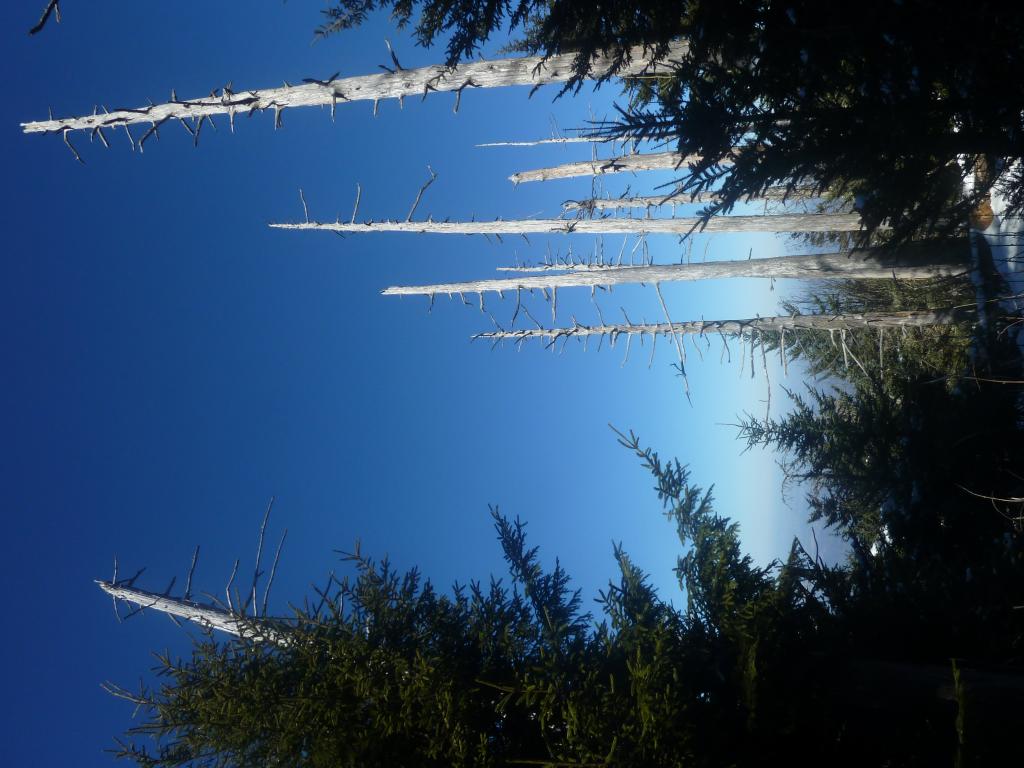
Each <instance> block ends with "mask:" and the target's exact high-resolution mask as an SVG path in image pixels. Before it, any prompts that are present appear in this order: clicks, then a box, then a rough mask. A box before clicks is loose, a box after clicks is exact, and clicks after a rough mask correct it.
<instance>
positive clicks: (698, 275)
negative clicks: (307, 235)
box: [383, 246, 969, 296]
mask: <svg viewBox="0 0 1024 768" xmlns="http://www.w3.org/2000/svg"><path fill="white" fill-rule="evenodd" d="M962 253H963V249H962V248H961V249H956V248H954V247H952V246H939V247H932V249H930V250H927V249H924V248H922V247H920V246H913V247H908V248H906V249H903V250H900V251H897V252H896V253H893V254H886V253H879V252H878V251H876V250H871V249H868V250H863V251H850V252H845V253H827V254H826V253H817V254H807V255H800V256H776V257H772V258H767V259H743V260H737V261H707V262H699V263H693V264H656V265H651V266H643V267H604V268H586V269H581V270H580V269H577V270H571V271H570V272H569V273H567V274H531V275H526V276H518V277H510V278H499V279H493V280H475V281H470V282H461V283H439V284H436V285H419V286H393V287H391V288H387V289H385V290H384V291H383V293H384V295H385V296H402V295H426V296H429V295H432V294H438V293H451V294H454V293H485V292H489V291H515V290H534V289H555V288H569V287H574V286H579V287H596V286H609V285H623V284H626V283H662V282H665V283H667V282H676V281H687V280H712V279H722V278H730V277H767V278H779V279H785V278H796V279H804V280H822V279H845V280H851V279H852V280H860V279H864V280H867V279H891V278H893V277H896V278H900V279H904V280H916V279H925V278H932V277H940V276H944V275H956V274H962V273H964V272H966V271H967V270H968V268H969V267H968V264H967V262H966V260H965V259H964V258H963V256H962Z"/></svg>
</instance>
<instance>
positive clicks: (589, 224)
mask: <svg viewBox="0 0 1024 768" xmlns="http://www.w3.org/2000/svg"><path fill="white" fill-rule="evenodd" d="M270 226H271V227H273V228H275V229H315V230H326V231H329V232H349V233H360V232H361V233H366V232H417V233H421V234H422V233H426V232H432V233H436V234H444V235H530V234H553V233H561V234H572V233H583V234H604V235H607V234H637V235H648V234H649V235H657V234H668V235H687V234H690V233H691V232H693V231H696V230H699V231H702V232H770V233H772V232H857V231H859V230H860V229H861V219H860V216H859V215H857V214H855V213H787V214H779V215H771V216H713V217H711V218H710V219H707V220H705V219H702V218H701V217H698V216H689V217H678V218H671V219H669V218H666V219H645V218H604V219H512V220H505V219H498V220H496V221H367V222H351V221H348V222H343V221H333V222H331V221H327V222H322V221H303V222H297V223H273V224H271V225H270Z"/></svg>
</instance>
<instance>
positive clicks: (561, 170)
mask: <svg viewBox="0 0 1024 768" xmlns="http://www.w3.org/2000/svg"><path fill="white" fill-rule="evenodd" d="M699 160H700V155H681V154H679V153H678V152H649V153H647V154H636V155H622V156H621V157H611V158H608V159H607V160H583V161H581V162H578V163H564V164H562V165H555V166H551V167H550V168H538V169H537V170H534V171H520V172H519V173H513V174H512V175H511V176H509V177H508V178H509V181H511V182H514V183H515V184H520V183H522V182H525V181H549V180H551V179H570V178H573V177H575V176H601V175H603V174H606V173H624V172H626V171H654V170H659V169H664V168H669V169H671V170H677V169H679V168H682V167H684V166H687V165H689V164H690V163H695V162H698V161H699ZM725 162H727V161H723V164H725Z"/></svg>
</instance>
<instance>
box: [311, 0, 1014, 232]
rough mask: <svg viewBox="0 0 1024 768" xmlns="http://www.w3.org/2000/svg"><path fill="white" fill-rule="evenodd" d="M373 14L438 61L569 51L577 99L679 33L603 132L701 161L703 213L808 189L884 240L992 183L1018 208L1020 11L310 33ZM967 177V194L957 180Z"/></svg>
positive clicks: (421, 21) (769, 8)
mask: <svg viewBox="0 0 1024 768" xmlns="http://www.w3.org/2000/svg"><path fill="white" fill-rule="evenodd" d="M376 9H390V11H391V14H392V18H394V19H395V20H396V21H397V22H398V23H399V25H406V24H410V23H412V24H414V34H415V37H416V39H417V40H418V41H419V42H420V43H421V44H422V45H428V46H429V45H431V44H433V43H434V42H436V41H437V40H439V39H442V38H443V37H445V36H447V42H446V45H447V53H448V63H449V64H455V63H457V62H458V61H459V60H460V59H465V58H468V57H470V56H472V55H473V54H474V53H475V52H476V50H477V49H478V48H479V46H480V44H482V43H483V42H485V41H487V40H488V39H490V38H491V37H492V36H493V35H495V34H498V33H501V32H503V31H505V30H506V29H507V30H508V31H509V32H511V33H513V34H519V35H520V38H519V39H518V40H517V43H516V44H515V45H514V47H517V48H519V49H521V50H525V51H528V52H531V53H541V54H547V55H550V54H554V53H562V52H565V51H575V52H577V54H578V55H577V57H576V59H575V62H574V69H575V71H576V74H577V79H576V80H574V81H573V82H572V83H570V84H569V87H577V88H578V87H579V85H580V82H581V81H580V79H579V78H582V77H583V76H585V75H586V74H587V72H588V71H589V68H590V65H591V60H592V56H593V55H594V54H595V53H598V52H608V53H610V54H612V55H613V56H614V57H615V61H616V62H617V63H621V62H622V61H623V60H624V57H625V56H626V55H627V51H628V49H629V48H630V47H631V46H634V45H640V44H644V45H647V46H650V49H651V51H652V52H653V53H654V54H656V55H657V54H663V53H664V52H665V51H666V50H667V49H666V44H667V43H668V42H669V41H670V40H672V39H674V38H683V39H685V40H687V41H688V43H689V46H690V50H689V53H688V54H687V55H684V56H681V57H679V58H678V59H677V60H674V61H673V69H672V71H671V72H670V73H666V74H664V75H659V76H657V77H654V76H652V77H649V78H641V79H640V80H636V81H632V82H631V84H630V87H631V89H632V96H631V99H630V101H629V104H628V106H627V107H625V108H623V110H622V114H621V118H620V119H619V120H617V121H614V122H612V123H609V124H606V125H604V126H601V127H602V128H603V129H604V130H606V131H607V132H609V133H610V134H613V135H616V136H621V135H623V134H629V135H633V136H638V137H641V138H649V139H652V140H656V141H670V142H677V143H678V148H679V151H680V152H681V153H683V154H694V155H698V156H700V157H701V159H700V160H699V161H697V162H695V163H694V164H693V165H691V166H690V168H689V171H688V173H687V175H686V176H685V177H684V178H683V179H682V181H683V184H684V186H685V187H686V189H687V190H688V191H700V190H703V189H707V188H709V187H712V186H717V187H720V192H721V194H722V195H723V199H722V200H721V202H720V203H716V204H715V205H714V206H712V207H709V208H707V209H706V210H705V213H706V215H709V216H710V215H712V214H714V213H716V212H718V211H728V210H730V209H731V208H732V207H733V206H734V204H735V203H736V202H739V201H741V200H744V199H747V198H748V197H749V196H751V195H756V194H758V193H760V192H761V191H763V190H765V189H767V188H768V187H771V186H776V185H780V184H782V185H790V186H791V187H793V186H796V185H798V184H806V183H812V184H814V185H815V186H816V187H817V189H818V190H819V191H827V192H828V193H829V194H831V195H838V196H840V197H843V198H845V199H850V200H853V201H855V204H856V207H857V209H858V210H859V211H860V212H861V214H862V216H863V218H864V220H865V222H866V224H867V229H868V232H869V233H870V232H872V231H874V230H875V229H876V228H877V227H878V226H879V225H880V224H882V223H883V222H885V221H888V222H889V223H891V224H892V225H893V227H894V234H893V235H892V237H891V238H890V239H891V241H892V242H900V241H905V240H907V239H909V238H911V237H913V236H915V235H920V234H922V233H939V234H949V233H952V232H955V231H959V230H960V229H962V227H963V224H962V223H963V222H966V221H967V218H968V214H969V212H970V211H972V210H973V209H974V208H975V207H976V206H977V204H978V202H979V201H980V200H981V199H982V198H983V197H984V196H985V195H986V194H987V193H988V191H989V189H990V188H991V187H992V186H993V185H996V186H999V187H1000V188H1002V189H1003V190H1004V192H1005V193H1006V195H1007V196H1008V199H1009V203H1010V209H1011V211H1015V212H1019V211H1021V210H1022V209H1024V185H1022V184H1021V180H1022V174H1024V164H1017V165H1014V161H1016V160H1020V159H1021V158H1022V157H1024V7H1022V6H1021V5H1020V4H1015V3H1005V2H992V1H990V0H981V2H978V3H971V4H958V5H950V6H948V7H944V8H943V9H942V12H941V13H939V12H936V10H935V8H934V7H933V5H932V4H929V3H924V2H919V1H918V0H908V1H907V2H894V1H893V0H868V1H867V2H862V3H860V4H859V5H858V6H857V7H856V8H855V9H854V8H850V7H849V6H847V5H845V4H842V3H823V2H818V1H817V0H787V2H783V3H778V2H769V1H768V0H728V1H727V2H721V1H716V2H710V1H709V0H687V1H685V2H681V3H680V2H665V0H640V1H639V2H638V1H637V0H610V1H608V2H602V3H599V4H594V3H590V2H581V0H516V1H515V2H511V1H510V0H492V1H491V2H486V3H480V2H476V1H475V0H460V1H459V2H452V0H421V2H414V0H336V3H335V5H333V6H332V7H331V8H329V9H328V10H326V11H325V14H326V16H327V19H326V22H325V24H324V26H323V27H321V29H320V33H321V34H329V33H332V32H337V31H340V30H344V29H349V28H352V27H355V26H358V25H359V24H361V23H362V22H363V21H364V20H365V19H366V17H367V15H368V14H369V13H370V12H372V11H374V10H376ZM417 12H418V17H417V18H416V20H415V22H413V18H414V15H415V14H416V13H417ZM739 146H743V147H744V149H743V150H742V151H740V152H739V153H736V152H735V148H736V147H739ZM728 160H735V164H728V163H727V162H726V161H728ZM976 171H978V186H977V188H976V190H975V192H973V193H970V194H966V193H964V192H963V187H962V184H961V182H962V180H963V178H965V177H966V176H968V175H972V176H973V175H975V172H976Z"/></svg>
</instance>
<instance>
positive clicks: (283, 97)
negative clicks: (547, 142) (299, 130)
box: [21, 42, 687, 133]
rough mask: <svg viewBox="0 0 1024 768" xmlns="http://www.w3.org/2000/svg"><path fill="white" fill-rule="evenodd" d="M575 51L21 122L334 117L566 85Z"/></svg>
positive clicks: (644, 62)
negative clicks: (482, 92)
mask: <svg viewBox="0 0 1024 768" xmlns="http://www.w3.org/2000/svg"><path fill="white" fill-rule="evenodd" d="M686 50H687V46H686V44H685V43H682V42H677V43H674V44H673V45H672V47H671V48H670V51H669V55H670V56H678V55H681V54H683V53H685V51H686ZM575 58H576V55H575V54H574V53H566V54H560V55H557V56H551V57H549V58H548V59H544V58H543V57H541V56H526V57H518V58H509V59H494V60H490V61H472V62H466V63H464V64H460V65H459V66H457V67H454V68H450V67H447V66H445V65H441V64H435V65H432V66H429V67H418V68H416V69H402V68H396V70H395V71H393V72H383V73H380V74H373V75H359V76H356V77H342V78H339V77H337V75H335V76H332V77H330V78H328V79H326V80H306V81H304V82H303V83H302V84H299V85H289V84H287V83H286V84H285V85H283V86H282V87H280V88H266V89H259V90H245V91H238V92H235V91H233V90H232V89H231V88H230V87H225V88H224V89H222V90H221V91H220V93H217V92H216V91H215V92H214V93H211V94H210V95H209V96H205V97H200V98H195V99H178V98H176V97H175V96H174V94H173V93H172V98H171V100H170V101H168V102H166V103H163V104H150V105H146V106H142V107H139V108H136V109H117V110H113V111H110V112H107V111H106V110H104V111H103V112H98V111H97V112H94V114H92V115H84V116H79V117H69V118H61V119H50V120H39V121H34V122H28V123H22V124H21V125H22V129H23V130H24V132H25V133H58V132H65V131H97V130H102V129H104V128H117V127H121V126H125V127H128V126H133V125H144V126H145V125H148V126H154V125H157V126H158V125H162V124H163V123H165V122H167V121H168V120H203V119H208V118H211V117H213V116H215V115H228V116H229V117H230V118H231V119H232V120H233V118H234V116H235V114H237V113H249V114H251V113H253V112H257V111H263V110H273V111H274V113H275V115H276V116H277V117H278V118H279V117H280V113H281V111H282V110H285V109H294V108H297V107H314V106H330V107H331V111H332V114H333V111H334V108H335V107H336V105H337V104H339V103H341V102H347V101H371V102H378V101H380V100H382V99H402V98H405V97H407V96H409V97H415V96H426V95H427V94H428V93H430V92H454V93H456V94H457V96H461V94H462V91H463V90H465V89H466V88H498V87H503V86H512V85H529V86H540V85H546V84H549V83H564V82H566V81H568V80H569V79H570V78H571V77H572V76H573V74H574V73H573V69H572V64H573V61H574V60H575ZM613 65H614V59H613V57H610V56H604V55H602V56H598V57H596V58H595V59H594V60H593V61H592V68H591V72H592V75H591V76H592V77H595V78H596V77H601V76H604V75H606V74H608V72H609V71H610V70H611V68H612V66H613ZM657 71H659V64H658V63H657V62H651V61H649V60H648V58H647V56H646V55H645V51H644V49H643V48H642V47H636V48H633V49H632V50H631V51H630V61H629V63H628V64H625V65H624V66H623V67H621V68H620V70H619V71H618V72H617V73H616V75H617V76H619V77H630V76H634V75H639V74H644V73H655V72H657Z"/></svg>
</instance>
